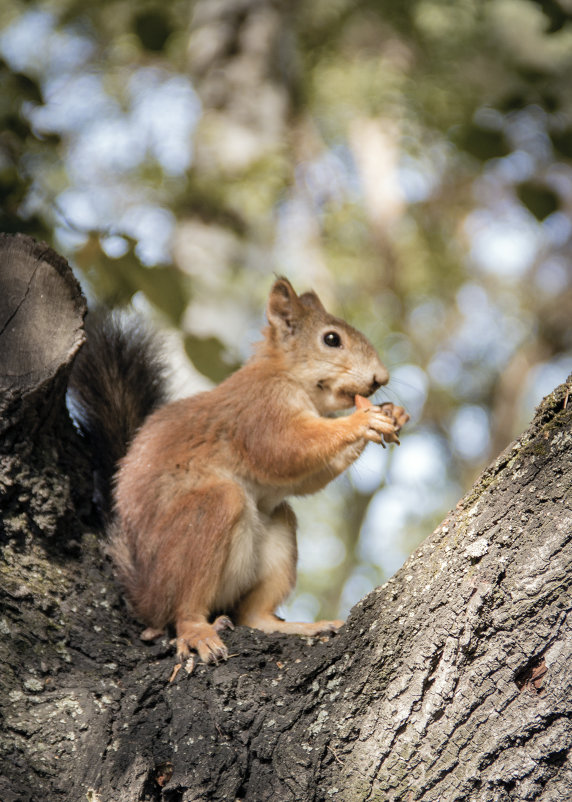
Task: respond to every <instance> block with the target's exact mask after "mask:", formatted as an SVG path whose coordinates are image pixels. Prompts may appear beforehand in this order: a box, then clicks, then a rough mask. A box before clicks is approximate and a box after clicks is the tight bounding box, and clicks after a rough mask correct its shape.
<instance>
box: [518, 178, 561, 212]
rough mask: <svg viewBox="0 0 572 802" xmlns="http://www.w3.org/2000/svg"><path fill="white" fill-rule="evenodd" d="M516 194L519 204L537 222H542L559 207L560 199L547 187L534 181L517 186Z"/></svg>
mask: <svg viewBox="0 0 572 802" xmlns="http://www.w3.org/2000/svg"><path fill="white" fill-rule="evenodd" d="M516 194H517V195H518V197H519V200H520V202H521V203H523V204H524V205H525V206H526V208H527V209H528V210H529V211H530V212H532V214H533V215H534V216H535V217H536V219H537V220H544V219H545V218H547V217H548V216H549V215H550V214H552V213H553V212H555V211H557V210H558V209H559V207H560V198H559V197H558V195H557V194H556V193H555V192H554V191H553V190H552V189H549V187H547V186H545V185H544V184H539V183H538V182H536V181H523V182H522V183H521V184H517V187H516Z"/></svg>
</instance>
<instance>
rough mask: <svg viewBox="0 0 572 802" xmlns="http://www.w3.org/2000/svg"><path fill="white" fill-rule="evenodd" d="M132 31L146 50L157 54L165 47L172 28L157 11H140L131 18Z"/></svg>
mask: <svg viewBox="0 0 572 802" xmlns="http://www.w3.org/2000/svg"><path fill="white" fill-rule="evenodd" d="M133 29H134V31H135V33H136V34H137V36H138V38H139V41H140V42H141V44H142V45H143V47H144V48H145V49H146V50H150V51H151V52H152V53H159V52H160V51H162V50H163V48H164V47H165V43H166V41H167V39H168V38H169V36H170V35H171V34H172V33H173V27H172V25H171V23H170V22H169V20H168V19H167V17H166V16H165V14H164V13H163V12H162V11H159V9H149V10H148V11H140V12H139V13H138V14H136V15H135V17H134V18H133Z"/></svg>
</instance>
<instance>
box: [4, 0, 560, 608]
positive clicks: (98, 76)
mask: <svg viewBox="0 0 572 802" xmlns="http://www.w3.org/2000/svg"><path fill="white" fill-rule="evenodd" d="M0 26H1V28H2V33H1V35H0V54H1V55H2V59H3V60H1V61H0V197H1V206H0V226H1V228H2V230H4V231H25V232H27V233H31V234H33V235H35V236H37V237H39V238H42V239H46V240H48V241H49V242H50V243H51V244H53V245H54V247H56V248H57V249H58V250H59V251H60V252H63V253H64V254H65V255H66V256H67V257H68V258H69V259H70V261H71V262H72V264H73V265H74V266H75V267H76V268H77V270H78V271H79V272H80V273H81V275H82V277H83V280H84V284H85V287H86V291H87V292H88V294H89V295H90V296H92V297H93V296H95V297H97V298H98V299H99V300H103V301H105V302H107V303H118V304H124V303H127V302H129V301H130V300H132V299H134V300H135V302H136V303H138V304H139V306H142V305H143V306H144V307H145V309H146V310H147V311H148V312H151V313H153V312H154V314H155V315H156V316H157V320H158V322H159V323H160V324H161V325H165V326H167V327H174V328H176V329H177V330H179V331H180V332H181V335H180V337H181V343H182V348H183V350H184V352H185V353H186V354H187V355H188V356H189V357H190V359H191V360H192V362H193V363H194V365H195V367H196V368H197V369H198V371H200V372H201V373H203V374H204V375H205V376H207V377H208V378H209V379H210V380H212V381H217V382H218V381H220V380H221V379H222V378H223V377H224V376H225V375H226V374H227V373H228V372H229V370H231V369H232V368H233V367H234V366H235V365H236V364H237V362H239V361H240V360H241V359H243V358H244V356H245V355H246V353H247V346H248V344H249V342H250V341H251V340H252V339H253V338H254V336H255V334H254V332H255V331H256V330H257V329H258V328H259V326H260V322H261V314H260V310H261V308H262V307H263V304H264V299H265V295H266V293H267V290H268V287H269V285H270V281H271V277H272V274H273V272H284V273H286V274H287V275H289V277H290V278H291V279H292V280H293V281H294V283H295V285H297V286H299V287H300V288H301V289H306V288H307V287H308V286H314V287H315V289H316V290H317V291H318V292H319V293H320V294H321V295H322V297H323V299H324V301H325V302H326V305H329V306H331V307H332V308H333V311H337V312H338V313H340V314H342V315H344V316H345V317H347V318H348V319H349V320H350V321H351V322H353V323H354V324H355V325H357V326H358V327H359V328H361V329H362V330H363V331H365V332H366V333H367V334H368V336H370V338H371V339H372V340H373V341H374V343H375V344H376V346H378V347H379V349H380V352H381V353H382V354H383V357H384V359H385V360H386V362H387V364H388V366H389V368H390V370H391V371H392V375H393V379H392V381H391V383H390V385H389V387H388V388H387V391H386V396H385V397H388V398H389V399H390V400H393V401H400V402H403V403H405V404H406V405H407V406H408V408H410V409H411V411H412V413H413V421H412V425H411V426H410V427H409V429H410V433H409V435H407V434H406V435H404V437H403V445H402V447H401V449H400V450H399V451H396V450H395V449H393V450H391V449H388V451H387V452H384V453H383V454H382V455H381V454H380V453H378V452H376V451H371V450H369V451H368V452H367V454H366V457H365V459H364V460H362V461H361V462H360V463H359V465H358V466H357V467H356V468H355V469H354V470H352V471H351V472H350V475H349V478H346V479H345V480H341V481H338V482H337V483H336V484H335V487H334V488H332V489H328V490H327V491H326V492H325V493H324V494H322V495H321V496H319V497H317V498H316V500H313V501H312V502H303V503H302V504H301V505H300V507H299V510H300V517H301V519H302V522H303V523H306V515H307V516H308V521H307V526H308V528H309V529H311V531H312V537H311V538H310V537H307V538H303V539H302V541H301V556H302V560H301V568H302V571H301V574H302V575H301V582H300V589H299V593H298V596H297V599H295V600H294V603H293V610H294V609H297V608H296V605H298V606H299V607H300V609H302V610H303V611H304V612H306V613H307V612H308V611H310V612H311V613H315V614H316V615H332V614H335V613H336V608H337V607H340V606H341V608H342V612H343V611H344V610H345V609H346V608H347V607H348V606H349V605H350V604H351V603H353V602H354V601H355V600H356V599H357V598H358V597H359V596H360V595H361V594H362V593H363V592H365V590H367V589H368V588H370V587H371V586H372V585H374V584H375V583H377V582H379V581H380V579H382V578H384V577H386V576H387V575H388V573H390V572H391V570H393V569H394V568H395V567H396V566H397V565H398V563H399V561H400V560H401V559H403V557H404V556H405V554H406V553H407V552H408V551H410V550H411V549H412V548H414V547H415V545H416V543H417V542H418V540H419V539H420V538H421V537H422V536H423V535H424V534H426V533H427V531H428V530H429V528H430V527H431V526H432V525H434V524H436V523H437V522H438V521H439V520H440V518H441V517H442V516H443V515H444V513H445V511H446V509H447V507H448V506H449V505H451V504H453V503H455V501H456V500H457V498H458V496H459V495H460V494H461V493H462V491H463V489H464V488H466V487H468V486H469V484H470V483H471V481H472V479H473V478H474V476H475V474H476V472H477V471H478V470H479V469H480V468H481V467H482V466H483V465H484V464H485V463H486V461H487V460H489V459H490V458H491V457H493V456H495V454H496V453H498V452H499V450H500V449H501V448H503V447H504V446H505V445H506V444H507V442H508V441H509V440H510V439H511V438H512V437H513V436H516V435H517V434H518V432H519V430H520V429H521V427H522V426H523V425H524V424H525V423H526V419H527V418H528V416H529V415H530V412H531V407H532V405H533V403H534V402H535V401H538V400H539V394H540V393H541V392H542V391H547V390H549V389H551V386H550V385H551V384H553V383H556V381H562V380H564V379H565V378H566V372H567V371H569V370H570V367H571V365H572V361H571V360H572V326H571V325H570V321H571V320H572V278H571V268H570V256H571V247H572V224H571V217H572V214H571V212H572V93H571V92H570V75H571V74H572V8H571V6H570V3H568V2H565V0H538V1H535V0H495V1H494V2H492V0H459V2H456V3H450V2H448V0H383V1H382V2H380V1H379V0H375V2H374V1H373V0H360V1H358V2H350V0H313V2H312V3H294V4H293V3H287V2H285V1H282V0H221V2H218V3H213V2H208V0H200V1H198V2H194V3H192V2H191V3H189V2H187V1H186V0H185V2H182V0H163V1H162V2H158V0H157V1H155V0H145V2H142V3H138V4H134V3H132V2H130V1H129V0H106V1H105V2H100V3H97V4H85V3H83V2H79V0H48V1H45V2H41V3H35V2H30V1H29V0H28V1H27V2H25V1H24V0H5V2H4V3H3V5H2V8H1V9H0ZM306 511H307V512H306ZM316 519H318V520H319V521H323V522H324V523H326V522H327V524H328V526H327V528H326V529H327V531H326V529H324V531H323V532H322V529H321V526H320V524H316ZM332 531H334V532H335V533H336V535H337V537H335V538H333V537H332V536H331V534H328V533H331V532H332ZM318 593H319V594H320V598H321V600H322V602H323V604H322V608H323V609H320V604H321V602H319V601H317V600H316V595H318ZM313 594H316V595H313ZM291 612H292V611H291Z"/></svg>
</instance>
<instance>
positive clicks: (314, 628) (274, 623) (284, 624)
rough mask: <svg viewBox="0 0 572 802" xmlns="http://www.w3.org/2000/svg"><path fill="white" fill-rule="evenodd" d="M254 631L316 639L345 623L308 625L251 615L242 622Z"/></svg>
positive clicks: (315, 622)
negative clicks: (317, 636)
mask: <svg viewBox="0 0 572 802" xmlns="http://www.w3.org/2000/svg"><path fill="white" fill-rule="evenodd" d="M240 623H242V624H246V626H249V627H252V628H253V629H259V630H261V631H262V632H266V633H271V632H281V633H283V634H284V635H306V636H308V637H315V636H316V635H325V634H328V633H332V632H337V631H338V629H339V628H340V627H341V626H343V625H344V623H345V622H344V621H314V622H313V623H306V622H302V621H283V620H282V619H281V618H278V616H276V615H273V614H272V615H260V614H259V615H250V616H248V617H246V616H245V617H244V618H243V620H242V621H241V622H240Z"/></svg>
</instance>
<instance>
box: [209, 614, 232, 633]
mask: <svg viewBox="0 0 572 802" xmlns="http://www.w3.org/2000/svg"><path fill="white" fill-rule="evenodd" d="M213 628H214V629H215V631H216V632H222V631H223V629H231V630H232V629H234V624H233V623H232V621H231V620H230V618H229V617H228V616H227V615H219V616H218V618H215V620H214V621H213Z"/></svg>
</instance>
